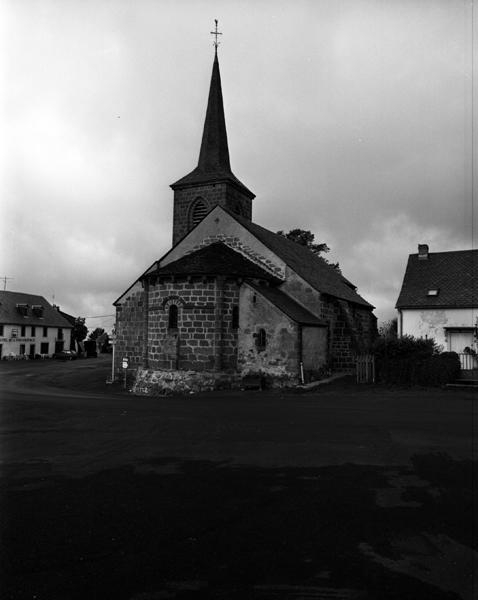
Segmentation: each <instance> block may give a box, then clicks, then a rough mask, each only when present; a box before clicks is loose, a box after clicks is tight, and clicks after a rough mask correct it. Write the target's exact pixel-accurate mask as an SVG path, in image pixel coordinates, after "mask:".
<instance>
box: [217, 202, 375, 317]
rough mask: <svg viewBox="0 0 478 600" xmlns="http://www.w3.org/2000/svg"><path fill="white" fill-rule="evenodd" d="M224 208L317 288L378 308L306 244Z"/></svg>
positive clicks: (344, 298)
mask: <svg viewBox="0 0 478 600" xmlns="http://www.w3.org/2000/svg"><path fill="white" fill-rule="evenodd" d="M221 208H223V207H221ZM223 210H225V211H226V212H227V213H228V214H229V215H231V216H232V217H234V219H236V220H237V221H238V222H239V223H241V225H243V226H244V227H245V228H246V229H247V230H248V231H250V232H251V233H252V234H253V235H254V236H256V237H257V239H258V240H260V241H261V242H262V243H263V244H264V245H265V246H267V247H268V248H269V249H270V250H272V252H274V253H275V254H276V255H277V256H278V257H279V258H281V259H282V260H283V261H284V262H285V263H286V264H287V265H288V266H289V267H290V268H291V269H293V270H294V271H295V272H296V273H297V274H298V275H300V276H301V277H302V278H303V279H305V281H307V282H308V283H310V285H311V286H312V287H314V288H315V289H316V290H319V291H320V292H323V293H325V294H329V295H330V296H335V297H336V298H341V299H342V300H348V301H349V302H354V303H355V304H360V305H362V306H366V307H368V308H371V309H373V308H374V306H372V305H371V304H370V303H369V302H367V301H366V300H365V299H364V298H362V296H360V294H358V293H357V292H356V290H355V286H353V284H351V283H350V281H348V280H347V279H346V278H345V277H344V276H343V275H342V274H341V273H339V272H338V271H337V270H336V269H334V268H333V267H331V266H330V265H328V264H327V263H326V262H325V261H324V259H323V258H321V257H320V256H317V255H316V254H314V253H313V252H311V251H310V250H309V249H308V248H307V247H306V246H302V245H301V244H298V243H297V242H293V241H292V240H289V239H288V238H286V237H284V236H283V235H279V234H277V233H273V232H272V231H269V230H268V229H265V228H264V227H261V226H260V225H257V223H253V222H252V221H248V220H247V219H245V218H244V217H241V216H240V215H237V214H235V213H233V212H232V211H229V210H228V209H226V208H223Z"/></svg>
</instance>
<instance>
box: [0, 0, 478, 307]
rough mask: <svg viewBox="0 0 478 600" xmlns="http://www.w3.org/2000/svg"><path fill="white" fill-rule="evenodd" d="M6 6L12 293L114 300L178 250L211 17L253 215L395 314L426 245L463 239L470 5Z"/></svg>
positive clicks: (467, 233) (3, 261) (4, 260)
mask: <svg viewBox="0 0 478 600" xmlns="http://www.w3.org/2000/svg"><path fill="white" fill-rule="evenodd" d="M2 12H3V16H4V17H5V19H4V22H5V23H6V26H5V32H4V33H5V35H4V38H3V41H2V44H3V53H2V54H3V56H4V60H3V62H2V65H1V69H2V80H3V81H5V83H6V85H5V86H4V87H5V90H6V93H5V98H4V102H3V104H2V109H1V112H0V120H1V125H2V132H3V144H2V148H1V149H2V154H3V157H4V159H5V160H2V164H3V170H2V176H1V182H0V183H1V189H0V191H1V194H2V200H3V202H2V208H1V211H2V218H1V222H2V225H1V227H2V235H1V242H0V243H1V246H2V252H1V256H0V275H5V276H10V277H14V278H15V279H14V281H13V282H10V284H9V289H17V290H19V291H28V292H33V293H35V292H36V293H42V294H44V295H45V296H47V297H48V298H49V299H51V296H52V293H53V290H54V292H55V298H56V300H57V302H58V303H60V304H61V305H62V307H64V308H65V310H67V312H71V313H72V314H82V315H93V316H94V315H102V314H110V312H111V303H112V302H113V301H114V300H115V299H116V298H117V297H118V296H119V295H120V294H121V292H122V291H124V290H125V289H126V288H127V287H128V286H129V285H130V284H131V283H132V282H133V281H134V280H135V279H136V277H137V276H138V275H139V274H141V273H142V272H143V271H144V270H145V269H146V268H147V267H148V266H149V265H150V264H151V263H152V262H153V261H154V260H156V259H157V258H158V257H160V256H161V255H162V254H163V253H164V252H165V251H166V250H167V249H168V247H169V246H170V243H171V227H172V204H173V194H172V191H171V190H170V188H169V184H170V183H172V182H173V181H175V180H176V179H178V178H179V177H181V176H183V175H185V174H186V173H187V172H189V171H190V170H192V168H194V166H195V164H196V162H197V157H198V153H199V145H200V139H201V129H202V124H203V120H204V112H205V108H206V101H207V92H208V86H209V78H210V69H211V63H212V46H211V40H210V36H209V31H210V30H211V24H212V18H214V15H220V29H221V30H222V31H223V32H224V36H223V39H222V40H221V41H222V42H223V43H222V44H221V46H220V49H219V51H220V62H221V75H222V82H223V92H224V101H225V109H226V123H227V128H228V137H229V145H230V152H231V161H232V168H233V171H234V172H235V174H236V175H237V176H238V177H239V178H240V179H241V181H243V182H244V184H245V185H247V186H248V187H249V188H250V189H251V190H252V191H254V192H255V193H256V194H257V198H256V200H255V201H254V220H255V221H256V222H258V223H260V224H263V225H264V226H266V227H268V228H270V229H272V230H278V229H285V230H288V229H291V228H294V227H304V228H306V229H310V230H312V231H313V232H314V233H315V234H316V238H317V239H318V240H319V241H325V242H327V243H328V244H329V246H330V247H331V248H332V252H331V256H330V258H331V259H332V260H338V261H339V262H340V264H341V266H342V268H343V270H344V274H345V275H346V276H347V277H349V278H350V279H352V280H353V281H354V282H355V283H356V284H357V285H358V286H359V290H360V291H361V293H362V294H363V295H364V297H365V298H367V299H368V300H369V301H371V302H372V303H374V304H376V306H377V308H378V310H377V312H378V314H379V315H385V316H388V315H390V314H391V312H393V306H394V303H395V301H396V297H397V296H398V292H399V287H400V284H401V277H402V275H403V270H404V265H405V262H406V259H407V256H408V254H409V253H410V252H414V251H415V250H416V245H417V244H418V243H419V242H421V241H428V242H429V243H430V244H431V248H432V251H433V250H434V249H435V250H442V251H443V250H452V249H459V248H463V247H469V245H470V243H472V240H471V235H472V231H473V227H472V226H473V225H474V227H475V228H476V225H478V223H476V220H475V223H474V224H473V223H472V221H471V213H472V208H473V207H472V189H471V171H472V165H471V137H470V131H471V117H472V111H471V105H470V90H471V87H470V81H471V72H470V64H471V63H470V56H471V52H470V51H471V45H470V40H469V39H468V37H467V35H468V33H467V32H469V26H468V25H467V23H469V17H470V15H469V7H468V5H466V4H465V3H451V2H447V1H445V0H444V1H443V2H442V1H440V0H436V1H434V2H427V3H417V2H414V1H412V0H402V1H398V2H397V1H393V2H392V1H384V2H380V3H377V2H375V1H368V0H364V1H363V2H360V3H357V2H352V1H347V0H344V1H343V2H342V1H341V2H335V1H328V0H323V1H321V2H316V1H315V0H314V1H312V0H299V1H298V2H295V3H291V2H288V1H285V0H283V1H281V0H278V1H277V2H274V3H273V5H272V8H271V3H269V2H252V0H250V1H249V0H241V1H239V2H235V3H230V4H228V5H227V6H224V3H222V2H217V1H210V2H205V3H204V2H202V3H197V2H192V1H187V0H185V1H184V2H181V3H175V2H170V1H167V0H161V1H160V2H152V1H148V0H145V1H144V2H141V3H136V4H131V3H130V2H128V1H126V0H117V1H116V2H114V3H111V2H109V1H107V0H95V2H92V1H86V2H81V3H78V2H76V1H73V0H65V1H64V2H61V3H59V2H56V1H49V0H44V1H43V2H41V3H38V2H31V1H28V0H27V1H25V2H21V3H18V2H8V1H7V2H5V3H3V6H2ZM210 14H211V15H212V18H210ZM251 23H253V24H254V26H253V27H252V26H251ZM5 57H7V58H8V60H5ZM12 286H14V287H12Z"/></svg>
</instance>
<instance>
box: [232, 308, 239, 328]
mask: <svg viewBox="0 0 478 600" xmlns="http://www.w3.org/2000/svg"><path fill="white" fill-rule="evenodd" d="M232 328H233V329H239V307H238V306H233V307H232Z"/></svg>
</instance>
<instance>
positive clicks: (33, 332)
mask: <svg viewBox="0 0 478 600" xmlns="http://www.w3.org/2000/svg"><path fill="white" fill-rule="evenodd" d="M35 335H36V327H35V325H32V337H35Z"/></svg>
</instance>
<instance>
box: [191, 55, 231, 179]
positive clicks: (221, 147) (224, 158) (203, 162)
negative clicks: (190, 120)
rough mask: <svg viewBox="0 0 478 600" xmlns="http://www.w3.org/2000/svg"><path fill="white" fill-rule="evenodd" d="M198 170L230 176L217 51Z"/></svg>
mask: <svg viewBox="0 0 478 600" xmlns="http://www.w3.org/2000/svg"><path fill="white" fill-rule="evenodd" d="M198 169H200V170H201V171H203V172H205V173H217V174H219V173H221V174H226V173H227V174H232V173H231V164H230V162H229V148H228V146H227V132H226V119H225V118H224V104H223V101H222V88H221V74H220V72H219V61H218V59H217V49H216V52H215V55H214V63H213V65H212V75H211V85H210V87H209V99H208V102H207V110H206V119H205V121H204V129H203V134H202V142H201V151H200V153H199V162H198Z"/></svg>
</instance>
